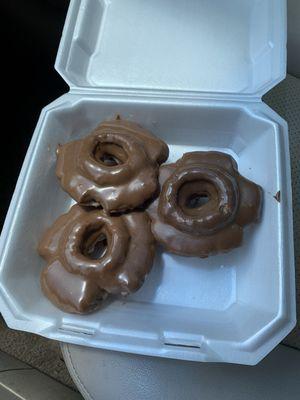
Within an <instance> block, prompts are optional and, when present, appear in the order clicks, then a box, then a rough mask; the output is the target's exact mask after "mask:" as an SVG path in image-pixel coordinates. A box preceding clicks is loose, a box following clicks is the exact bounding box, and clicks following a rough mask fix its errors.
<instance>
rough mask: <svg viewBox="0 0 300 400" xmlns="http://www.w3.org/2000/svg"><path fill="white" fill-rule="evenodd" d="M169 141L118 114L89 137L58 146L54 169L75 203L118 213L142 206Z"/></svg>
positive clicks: (155, 181) (153, 185)
mask: <svg viewBox="0 0 300 400" xmlns="http://www.w3.org/2000/svg"><path fill="white" fill-rule="evenodd" d="M168 155H169V150H168V146H167V145H166V144H165V143H164V142H163V141H162V140H160V139H158V138H156V137H155V136H153V135H152V134H151V133H150V132H148V131H146V130H145V129H143V128H142V127H140V126H139V125H137V124H135V123H133V122H129V121H122V120H120V119H116V120H115V121H111V122H104V123H102V124H101V125H99V127H98V128H96V129H95V131H93V132H92V133H91V134H90V135H89V136H87V137H86V138H84V139H81V140H76V141H73V142H69V143H66V144H64V145H62V146H59V147H58V149H57V166H56V174H57V176H58V178H59V180H60V182H61V185H62V187H63V189H64V190H65V191H66V192H68V193H69V194H70V195H71V196H72V197H73V198H74V199H75V200H76V201H77V203H79V204H81V205H85V206H94V207H99V206H100V207H103V208H104V209H105V210H106V211H108V212H122V211H126V210H130V209H133V208H136V207H138V206H141V205H143V203H145V202H146V201H147V200H148V199H150V198H151V197H152V196H153V195H154V193H155V192H156V191H157V189H158V168H159V165H160V164H161V163H163V162H164V161H166V159H167V158H168Z"/></svg>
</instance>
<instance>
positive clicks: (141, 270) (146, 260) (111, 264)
mask: <svg viewBox="0 0 300 400" xmlns="http://www.w3.org/2000/svg"><path fill="white" fill-rule="evenodd" d="M101 235H102V236H103V235H104V236H105V237H106V241H107V248H106V251H105V252H104V253H103V254H101V256H100V257H98V258H96V259H95V257H91V254H92V252H93V250H94V248H93V246H94V245H95V243H96V241H97V238H99V237H102V236H101ZM38 251H39V253H40V255H41V256H42V257H43V258H44V259H45V260H46V261H47V266H46V268H45V269H44V270H43V272H42V275H41V285H42V289H43V291H44V293H45V294H46V296H47V297H48V298H49V299H50V300H51V301H52V302H53V303H54V304H55V305H56V306H57V307H59V308H61V309H62V310H64V311H67V312H73V313H87V312H91V311H94V310H96V309H97V308H99V307H100V306H101V303H102V300H103V299H104V298H106V297H107V295H108V294H110V293H112V294H122V295H127V294H129V293H131V292H134V291H136V290H137V289H139V288H140V287H141V285H142V284H143V282H144V279H145V277H146V275H147V274H148V273H149V271H150V269H151V267H152V263H153V258H154V252H155V241H154V237H153V235H152V233H151V229H150V220H149V217H148V215H147V213H145V212H132V213H130V214H124V215H121V216H107V215H106V214H105V212H104V211H101V210H98V209H90V208H83V207H81V206H79V205H75V206H73V207H72V208H71V209H70V211H69V212H68V213H67V214H64V215H62V216H60V217H59V218H58V219H57V220H56V221H55V222H54V224H53V225H52V226H51V227H50V228H49V229H48V230H47V231H46V232H45V234H44V236H43V238H42V240H41V242H40V245H39V249H38Z"/></svg>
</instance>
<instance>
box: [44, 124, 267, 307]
mask: <svg viewBox="0 0 300 400" xmlns="http://www.w3.org/2000/svg"><path fill="white" fill-rule="evenodd" d="M168 156H169V149H168V146H167V144H166V143H164V142H163V141H162V140H160V139H159V138H157V137H156V136H154V135H153V134H152V133H151V132H149V131H148V130H146V129H144V128H142V127H141V126H139V125H138V124H136V123H133V122H129V121H125V120H121V119H120V118H119V117H118V118H117V119H116V120H114V121H105V122H103V123H101V124H100V125H99V126H98V127H97V128H96V129H95V130H94V131H93V132H92V133H91V134H89V135H88V136H86V137H85V138H83V139H80V140H75V141H72V142H68V143H66V144H63V145H59V146H58V148H57V165H56V174H57V177H58V179H59V181H60V184H61V187H62V188H63V190H65V191H66V192H67V193H68V194H69V195H70V196H71V197H72V198H73V199H74V200H75V201H76V203H77V204H76V205H74V206H72V207H71V209H70V210H69V211H68V212H67V213H66V214H63V215H61V216H60V217H59V218H58V219H57V220H56V221H55V222H54V224H53V225H52V226H51V227H50V228H48V229H47V230H46V232H45V233H44V235H43V237H42V239H41V241H40V244H39V248H38V251H39V254H40V255H41V256H42V257H43V258H44V259H45V260H46V262H47V265H46V267H45V268H44V269H43V271H42V274H41V286H42V290H43V292H44V294H45V295H46V296H47V297H48V299H50V301H51V302H52V303H53V304H54V305H56V306H57V307H58V308H60V309H61V310H63V311H66V312H70V313H79V314H85V313H89V312H92V311H95V310H97V309H98V308H99V307H101V305H102V303H103V300H104V299H106V298H107V297H108V296H110V295H122V296H126V295H128V294H130V293H132V292H134V291H136V290H138V289H139V288H140V287H141V286H142V284H143V282H144V280H145V278H146V276H147V274H148V273H149V272H150V270H151V267H152V264H153V259H154V255H155V247H156V242H158V243H160V244H161V245H162V246H163V247H164V248H165V250H166V251H168V252H171V253H175V254H178V255H181V256H196V257H202V258H204V257H208V256H210V255H214V254H217V253H222V252H228V251H229V250H231V249H233V248H235V247H238V246H240V245H241V243H242V238H243V227H244V226H246V225H248V224H250V223H251V222H256V221H258V220H259V217H260V213H261V204H262V189H261V188H260V187H259V186H258V185H257V184H255V183H253V182H251V181H249V180H247V179H246V178H244V177H243V176H241V175H240V174H239V172H238V166H237V164H236V162H235V160H234V159H233V158H232V157H231V156H230V155H228V154H225V153H220V152H215V151H213V152H191V153H185V154H184V155H183V156H182V158H181V159H180V160H178V161H176V162H175V163H172V164H164V165H162V164H163V163H164V162H165V161H167V159H168Z"/></svg>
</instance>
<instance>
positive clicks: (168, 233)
mask: <svg viewBox="0 0 300 400" xmlns="http://www.w3.org/2000/svg"><path fill="white" fill-rule="evenodd" d="M159 180H160V185H161V194H160V196H159V198H158V199H156V200H155V201H154V203H152V205H151V206H150V207H149V210H148V212H149V214H150V217H151V219H152V232H153V234H154V236H155V238H156V239H157V241H158V242H160V243H162V244H163V245H164V246H165V248H166V249H167V250H168V251H170V252H173V253H176V254H180V255H186V256H198V257H207V256H209V255H211V254H216V253H219V252H227V251H229V250H231V249H232V248H235V247H238V246H240V245H241V243H242V238H243V227H244V226H245V225H247V224H249V223H251V222H255V221H257V220H258V218H259V216H260V211H261V204H262V189H261V188H260V186H258V185H256V184H255V183H253V182H251V181H249V180H247V179H246V178H244V177H243V176H241V175H240V174H239V172H238V169H237V164H236V162H235V160H234V159H233V158H232V157H231V156H230V155H228V154H224V153H220V152H191V153H186V154H184V155H183V157H182V158H181V159H180V160H178V161H177V162H176V163H175V164H168V165H164V166H161V167H160V176H159Z"/></svg>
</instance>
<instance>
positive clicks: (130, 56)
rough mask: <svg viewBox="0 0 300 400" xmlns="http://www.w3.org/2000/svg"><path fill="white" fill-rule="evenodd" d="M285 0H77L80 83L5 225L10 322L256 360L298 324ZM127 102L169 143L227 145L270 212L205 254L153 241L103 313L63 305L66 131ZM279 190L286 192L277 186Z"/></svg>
mask: <svg viewBox="0 0 300 400" xmlns="http://www.w3.org/2000/svg"><path fill="white" fill-rule="evenodd" d="M285 14H286V4H285V1H283V0H242V1H241V0H227V1H223V0H187V1H181V0H151V1H149V0H82V1H80V0H73V1H71V4H70V8H69V12H68V16H67V20H66V25H65V28H64V32H63V37H62V41H61V45H60V48H59V53H58V57H57V61H56V68H57V70H58V71H59V72H60V74H61V75H62V76H63V77H64V79H65V80H66V81H67V82H68V83H69V85H70V92H69V93H68V94H66V95H64V96H62V97H61V98H59V99H58V100H56V101H54V102H53V103H52V104H50V105H49V106H47V107H46V108H45V109H44V110H43V111H42V114H41V117H40V120H39V122H38V124H37V128H36V130H35V133H34V135H33V138H32V142H31V145H30V148H29V150H28V153H27V156H26V159H25V162H24V165H23V168H22V171H21V173H20V177H19V180H18V184H17V187H16V190H15V193H14V196H13V199H12V202H11V206H10V208H9V211H8V214H7V218H6V222H5V226H4V229H3V233H2V236H1V266H0V282H1V283H0V293H1V302H0V307H1V312H2V314H3V316H4V318H5V320H6V322H7V324H8V325H9V326H10V327H11V328H14V329H21V330H24V331H29V332H34V333H38V334H40V335H43V336H46V337H48V338H51V339H57V340H60V341H63V342H69V343H75V344H82V345H85V346H94V347H101V348H105V349H112V350H119V351H126V352H132V353H140V354H146V355H153V356H162V357H172V358H178V359H185V360H195V361H222V362H232V363H242V364H256V363H257V362H258V361H260V360H261V359H262V358H263V357H264V356H265V355H266V354H267V353H268V352H270V351H271V350H272V349H273V348H274V347H275V346H276V345H277V344H278V343H279V342H280V341H281V340H282V339H283V338H284V337H285V336H286V335H287V333H288V332H289V331H290V330H291V329H292V328H293V326H294V324H295V283H294V255H293V233H292V197H291V180H290V160H289V148H288V132H287V124H286V122H285V121H283V120H282V119H281V118H280V117H279V116H278V115H277V114H276V113H275V112H273V111H272V110H271V109H270V108H269V107H267V106H266V105H265V104H264V103H262V101H261V96H262V94H263V93H265V92H266V91H267V90H269V89H270V88H271V87H272V86H273V85H275V84H276V83H277V82H279V81H280V80H281V79H283V77H284V76H285V58H286V49H285V45H286V20H285V18H286V15H285ZM117 113H119V114H120V115H121V117H122V118H125V119H130V120H133V121H136V122H139V123H141V124H142V125H143V126H145V127H146V128H148V129H150V130H151V131H153V132H154V133H155V134H156V135H158V136H159V137H161V138H162V139H163V140H165V141H166V142H167V143H168V144H169V146H170V158H169V161H171V162H173V161H175V160H176V159H178V158H179V157H181V155H182V154H183V153H184V152H187V151H193V150H208V149H211V150H219V151H224V152H226V153H229V154H231V155H232V156H233V157H234V158H235V159H236V161H237V162H238V165H239V170H240V172H241V174H242V175H244V176H246V177H247V178H249V179H251V180H253V181H254V182H256V183H258V184H259V185H261V186H262V188H263V191H264V207H263V215H262V221H261V222H260V223H259V224H254V225H251V226H249V227H247V228H246V229H245V236H244V243H243V246H242V247H240V248H238V249H235V250H233V251H231V252H230V253H228V254H225V255H218V256H213V257H209V258H207V259H199V258H186V257H179V256H175V255H171V254H168V253H165V252H162V251H161V250H158V251H157V256H156V260H155V265H154V267H153V271H152V272H151V274H150V275H149V277H148V278H147V280H146V282H145V284H144V286H143V287H142V288H141V289H140V290H139V291H138V292H137V293H135V294H133V295H131V296H129V297H128V298H126V300H124V299H114V300H111V301H109V302H107V303H106V304H105V306H104V307H103V309H102V310H100V311H99V312H96V313H93V314H90V315H86V316H78V315H71V314H66V313H63V312H62V311H60V310H58V309H57V308H55V307H54V306H53V305H52V304H51V303H50V302H49V301H48V300H47V298H45V297H44V296H43V295H42V292H41V288H40V284H39V276H40V272H41V270H42V268H43V266H44V265H45V262H44V260H43V259H42V258H40V257H39V256H38V254H37V252H36V248H37V244H38V241H39V238H40V237H41V234H42V232H43V231H44V230H45V229H46V228H47V227H48V226H49V225H50V224H51V223H52V222H53V221H54V219H55V218H56V217H57V216H59V215H60V214H61V213H63V212H65V211H66V210H67V209H68V208H69V207H70V205H71V203H72V200H71V199H70V197H69V196H68V195H67V194H66V193H64V192H63V191H62V190H61V188H60V185H59V182H58V180H57V179H56V177H55V162H56V156H55V149H56V146H57V144H58V143H65V142H68V141H70V140H74V139H78V138H80V137H83V136H84V135H86V134H87V133H89V132H90V131H91V130H92V129H93V128H94V127H95V126H96V125H97V124H98V123H99V122H101V121H102V120H104V119H108V118H112V117H114V116H115V115H116V114H117ZM278 191H280V193H281V199H280V202H278V201H277V200H276V199H275V198H274V196H275V194H276V193H277V192H278Z"/></svg>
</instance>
